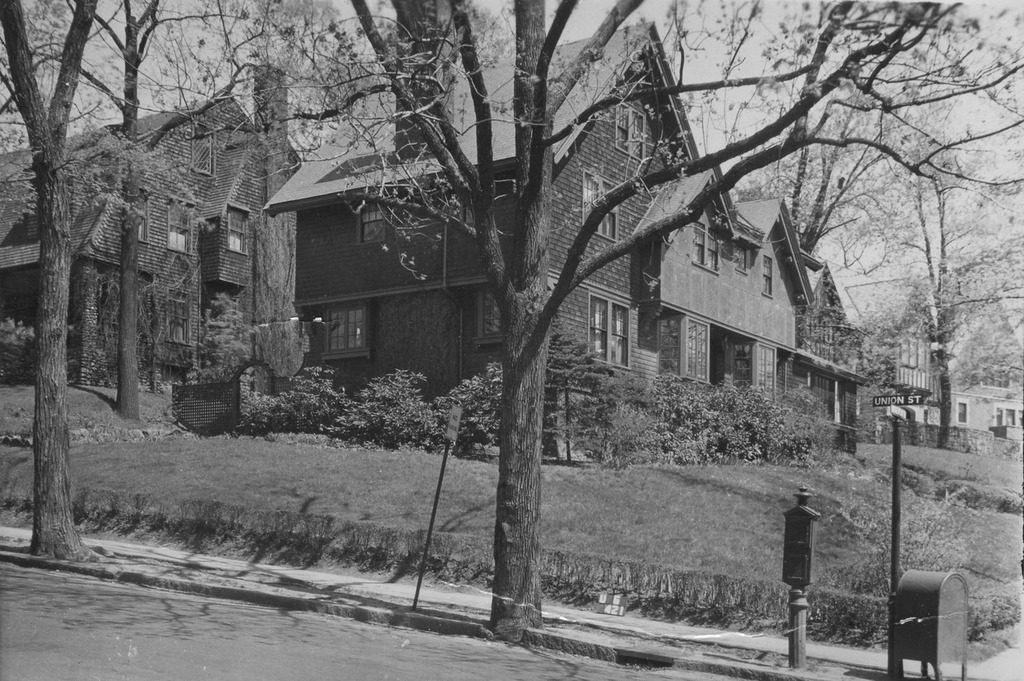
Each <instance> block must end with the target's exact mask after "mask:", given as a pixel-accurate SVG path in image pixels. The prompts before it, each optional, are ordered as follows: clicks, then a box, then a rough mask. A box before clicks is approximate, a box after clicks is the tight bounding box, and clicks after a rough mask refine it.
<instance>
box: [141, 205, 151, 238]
mask: <svg viewBox="0 0 1024 681" xmlns="http://www.w3.org/2000/svg"><path fill="white" fill-rule="evenodd" d="M141 201H142V210H141V211H140V213H141V215H140V216H139V241H142V242H147V241H149V199H142V200H141Z"/></svg>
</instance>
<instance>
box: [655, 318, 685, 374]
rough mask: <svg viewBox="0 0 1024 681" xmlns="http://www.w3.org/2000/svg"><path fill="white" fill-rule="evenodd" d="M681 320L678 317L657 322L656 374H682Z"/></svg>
mask: <svg viewBox="0 0 1024 681" xmlns="http://www.w3.org/2000/svg"><path fill="white" fill-rule="evenodd" d="M682 322H683V318H682V317H681V316H678V315H673V316H670V317H662V318H661V319H659V320H658V373H660V374H675V375H676V376H679V375H680V374H682V357H683V324H682Z"/></svg>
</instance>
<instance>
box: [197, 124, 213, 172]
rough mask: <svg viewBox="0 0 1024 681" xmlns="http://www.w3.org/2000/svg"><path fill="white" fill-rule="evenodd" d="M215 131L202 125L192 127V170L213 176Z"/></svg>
mask: <svg viewBox="0 0 1024 681" xmlns="http://www.w3.org/2000/svg"><path fill="white" fill-rule="evenodd" d="M213 143H214V134H213V131H211V130H208V129H207V128H206V127H205V126H202V125H193V126H192V169H193V170H196V171H198V172H200V173H205V174H207V175H212V174H213V168H214V164H213Z"/></svg>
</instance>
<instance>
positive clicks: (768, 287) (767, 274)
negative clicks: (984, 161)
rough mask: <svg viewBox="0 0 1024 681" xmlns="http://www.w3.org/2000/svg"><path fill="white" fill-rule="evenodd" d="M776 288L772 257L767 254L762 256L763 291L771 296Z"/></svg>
mask: <svg viewBox="0 0 1024 681" xmlns="http://www.w3.org/2000/svg"><path fill="white" fill-rule="evenodd" d="M774 290H775V280H774V273H773V272H772V259H771V258H769V257H768V256H767V255H766V256H764V257H762V258H761V293H763V294H765V295H766V296H770V295H772V292H773V291H774Z"/></svg>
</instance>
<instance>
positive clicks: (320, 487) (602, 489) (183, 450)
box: [0, 437, 1021, 593]
mask: <svg viewBox="0 0 1024 681" xmlns="http://www.w3.org/2000/svg"><path fill="white" fill-rule="evenodd" d="M862 449H868V450H870V446H866V447H863V448H862ZM872 456H874V454H871V453H870V451H869V452H868V453H867V454H866V455H865V458H866V459H871V458H872ZM879 456H880V454H879ZM440 462H441V457H440V456H439V455H435V454H426V453H422V452H415V451H400V452H394V451H373V450H364V449H333V448H324V447H318V446H313V445H305V444H289V443H286V442H272V441H268V440H265V439H259V438H237V439H236V438H226V437H225V438H210V439H202V440H163V441H156V442H147V443H135V444H129V443H123V444H122V443H115V444H103V445H95V444H82V445H75V446H73V447H72V461H71V463H72V480H73V481H74V485H75V487H76V488H77V489H83V488H85V489H93V490H96V489H110V490H116V491H121V492H127V493H142V494H145V495H146V496H148V497H150V498H151V499H152V501H154V502H156V503H162V504H166V505H174V504H176V503H178V502H181V501H183V500H187V499H197V498H198V499H215V500H218V501H222V502H225V503H228V504H238V505H241V506H245V507H249V508H258V509H282V510H289V511H305V512H309V513H316V514H325V515H332V516H335V517H337V518H339V519H342V520H354V521H360V520H361V521H370V522H374V523H379V524H384V525H389V526H394V527H401V528H425V527H426V525H427V521H428V518H429V513H430V504H431V501H432V498H433V493H434V488H435V485H436V481H437V473H438V469H439V467H440ZM1001 463H1002V464H1004V468H1005V471H1004V476H1005V477H1004V479H1009V478H1010V477H1012V475H1014V472H1013V470H1014V469H1015V470H1016V474H1018V475H1019V472H1020V471H1019V469H1020V464H1014V463H1013V462H1009V461H1007V462H1001ZM0 474H2V475H0V479H2V480H3V482H2V483H0V494H2V495H3V496H11V495H13V494H27V492H28V490H29V489H30V485H31V475H32V464H31V452H30V451H29V450H27V449H17V448H6V447H0ZM496 479H497V468H496V466H495V465H494V464H493V463H490V462H482V461H468V460H462V459H450V460H449V465H448V469H447V473H446V477H445V483H444V489H443V491H442V496H441V503H440V507H439V509H438V518H437V528H438V530H439V531H446V532H458V533H467V534H474V535H479V536H484V537H489V536H490V533H491V532H492V530H493V524H494V489H495V483H496ZM800 485H806V486H808V487H809V488H810V489H811V490H812V492H813V493H814V495H815V496H814V497H813V498H812V500H811V504H812V506H813V507H814V508H815V509H817V510H818V511H820V512H821V513H822V516H823V517H822V521H821V523H820V525H819V531H818V537H819V538H820V542H819V548H818V551H817V554H816V557H817V561H818V566H819V569H820V571H819V575H820V576H822V577H824V576H825V575H826V574H827V573H828V572H829V571H832V570H838V569H842V568H843V567H845V566H847V565H849V564H850V563H851V562H852V561H853V560H854V559H855V558H857V556H858V555H860V554H862V553H863V552H865V551H867V550H868V549H869V548H870V547H869V546H866V545H864V544H863V543H861V542H859V541H858V540H857V539H856V537H855V535H854V533H853V528H852V525H851V523H850V522H849V520H848V519H847V518H846V517H845V516H844V513H845V512H847V511H848V510H849V508H850V506H851V505H852V504H854V503H871V504H878V505H880V506H881V507H882V508H883V509H884V511H885V513H886V515H887V512H888V505H889V493H890V492H889V486H888V484H887V482H885V481H884V480H881V479H880V477H879V475H878V470H877V469H874V468H873V467H871V466H865V465H862V464H859V463H857V462H856V461H853V460H851V461H849V462H847V463H846V464H844V465H831V466H829V467H827V468H821V469H818V468H808V469H800V468H790V467H779V466H696V467H636V468H631V469H627V470H625V471H610V470H604V469H600V468H596V467H589V466H584V467H569V466H560V465H552V466H545V468H544V478H543V487H542V489H543V496H544V507H543V544H544V546H546V547H549V548H553V549H561V550H566V551H573V552H580V553H591V554H598V555H602V556H605V557H609V558H617V559H625V560H641V561H645V562H651V563H660V564H664V565H669V566H673V567H678V568H688V569H704V570H708V571H712V572H718V573H725V574H731V575H735V576H744V577H752V578H760V579H766V580H771V581H778V580H779V578H780V571H781V561H782V546H781V544H782V529H783V517H782V512H783V511H785V510H786V509H788V508H790V507H791V506H792V505H793V503H794V499H793V496H792V495H793V493H794V492H795V491H796V490H797V488H798V486H800ZM906 514H907V511H906V510H905V511H904V515H905V517H906ZM953 520H954V522H953V526H952V527H951V528H946V529H948V530H949V531H950V532H963V533H964V536H963V539H964V540H965V543H966V551H967V560H966V565H965V567H966V568H967V572H968V576H969V578H970V581H971V582H972V584H971V588H972V593H977V592H978V590H979V589H980V590H982V591H985V590H988V589H990V588H993V587H995V586H997V585H999V584H1009V583H1012V582H1013V581H1014V580H1015V579H1017V578H1019V573H1018V572H1017V571H1018V569H1019V562H1018V561H1019V560H1020V556H1021V519H1020V518H1019V517H1017V516H1013V515H1009V514H999V513H992V512H982V511H973V510H970V509H966V508H959V507H958V508H956V509H955V512H954V518H953ZM939 531H940V532H941V531H943V528H940V529H939ZM878 542H879V543H881V544H883V545H887V544H888V535H886V536H884V537H879V538H878ZM905 567H913V565H905ZM950 567H954V566H953V565H951V566H950Z"/></svg>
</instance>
